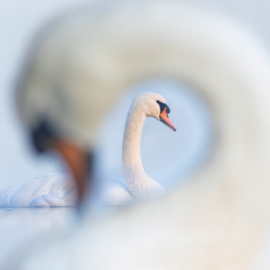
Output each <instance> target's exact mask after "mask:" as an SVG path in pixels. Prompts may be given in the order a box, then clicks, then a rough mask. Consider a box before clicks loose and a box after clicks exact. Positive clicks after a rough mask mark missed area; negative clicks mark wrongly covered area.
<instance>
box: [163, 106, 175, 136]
mask: <svg viewBox="0 0 270 270" xmlns="http://www.w3.org/2000/svg"><path fill="white" fill-rule="evenodd" d="M159 119H160V121H161V122H162V123H163V124H165V125H166V126H167V127H169V128H170V129H172V130H173V131H176V127H175V125H174V124H173V123H172V121H171V120H170V119H169V116H168V114H167V108H165V109H164V110H163V112H162V113H161V114H160V115H159Z"/></svg>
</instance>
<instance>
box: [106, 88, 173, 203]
mask: <svg viewBox="0 0 270 270" xmlns="http://www.w3.org/2000/svg"><path fill="white" fill-rule="evenodd" d="M168 113H170V108H169V107H168V106H167V104H166V100H165V98H164V97H163V96H161V95H159V94H156V93H150V92H149V93H143V94H141V95H138V96H137V97H135V98H134V99H133V101H132V104H131V106H130V109H129V113H128V116H127V120H126V126H125V132H124V138H123V152H122V169H123V175H124V179H125V183H126V187H127V189H125V188H124V187H123V186H120V185H119V184H112V185H110V186H109V187H108V188H107V190H106V191H105V193H104V194H103V199H104V201H105V204H106V205H111V206H112V205H114V206H116V205H122V204H125V203H126V202H127V201H130V200H133V199H134V198H138V197H145V196H148V195H151V194H158V193H161V192H162V191H163V190H164V188H163V187H162V186H161V185H160V184H159V183H157V182H156V181H154V180H153V179H152V178H151V177H149V176H148V175H147V174H146V172H145V171H144V168H143V164H142V160H141V149H140V148H141V135H142V129H143V125H144V122H145V118H146V117H147V116H148V117H154V118H156V119H157V120H159V121H161V122H162V123H164V124H165V125H167V126H168V127H169V128H171V129H172V130H174V131H176V128H175V126H174V125H173V123H172V122H171V121H170V119H169V117H168Z"/></svg>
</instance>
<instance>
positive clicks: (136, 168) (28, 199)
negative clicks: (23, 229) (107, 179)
mask: <svg viewBox="0 0 270 270" xmlns="http://www.w3.org/2000/svg"><path fill="white" fill-rule="evenodd" d="M157 101H159V102H162V104H166V100H165V99H164V97H162V96H161V95H159V94H156V93H143V94H141V95H139V96H137V97H135V98H134V100H133V101H132V104H131V106H130V110H129V113H128V116H127V120H126V127H125V132H124V138H123V152H122V168H123V174H124V179H125V184H126V185H123V184H121V183H117V182H115V183H111V184H109V185H108V186H107V187H105V189H104V191H103V192H102V195H101V196H102V199H101V201H102V204H103V205H105V206H120V205H124V204H126V203H128V202H131V201H133V200H134V199H136V198H141V197H146V196H149V195H153V194H159V193H162V192H163V191H164V188H163V187H162V186H161V185H160V184H159V183H157V182H156V181H154V180H153V179H152V178H151V177H149V176H148V175H147V174H146V172H145V171H144V168H143V164H142V160H141V151H140V147H141V135H142V129H143V125H144V122H145V118H146V117H147V116H148V117H155V118H156V119H157V120H159V121H160V105H159V104H158V103H157ZM76 196H77V194H76V190H75V186H74V185H72V181H71V179H70V177H66V176H65V175H60V174H58V175H57V174H54V175H48V176H44V177H41V178H38V179H36V180H34V181H32V182H29V183H27V184H23V185H19V186H15V187H9V188H6V189H3V190H2V191H1V190H0V207H50V206H54V207H55V206H75V205H76Z"/></svg>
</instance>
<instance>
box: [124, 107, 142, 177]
mask: <svg viewBox="0 0 270 270" xmlns="http://www.w3.org/2000/svg"><path fill="white" fill-rule="evenodd" d="M145 117H146V115H145V113H144V112H143V111H142V110H141V108H140V106H136V104H134V103H132V105H131V107H130V109H129V113H128V116H127V120H126V126H125V133H124V140H123V153H122V162H123V168H124V169H129V170H132V169H134V170H135V168H136V172H137V173H140V172H144V169H143V165H142V160H141V149H140V148H141V136H142V129H143V125H144V122H145Z"/></svg>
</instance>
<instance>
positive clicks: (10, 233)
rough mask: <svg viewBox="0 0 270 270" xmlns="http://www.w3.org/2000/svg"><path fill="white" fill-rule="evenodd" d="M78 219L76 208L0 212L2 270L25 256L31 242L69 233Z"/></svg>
mask: <svg viewBox="0 0 270 270" xmlns="http://www.w3.org/2000/svg"><path fill="white" fill-rule="evenodd" d="M74 216H75V208H72V207H54V208H0V239H1V241H0V269H2V267H1V264H2V263H4V262H5V260H7V258H9V257H14V258H16V256H18V255H19V254H20V253H22V252H24V251H25V247H26V245H27V243H28V242H31V241H33V242H38V239H39V238H42V239H44V238H48V237H54V236H59V235H61V234H63V233H65V232H67V231H68V230H69V229H71V228H72V225H73V224H74ZM41 242H42V241H41Z"/></svg>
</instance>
